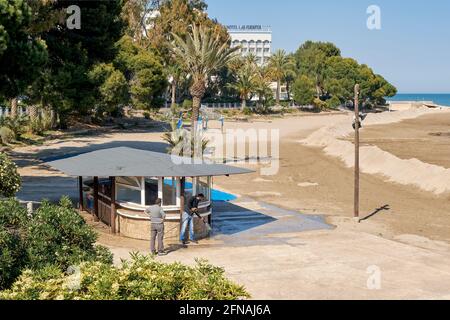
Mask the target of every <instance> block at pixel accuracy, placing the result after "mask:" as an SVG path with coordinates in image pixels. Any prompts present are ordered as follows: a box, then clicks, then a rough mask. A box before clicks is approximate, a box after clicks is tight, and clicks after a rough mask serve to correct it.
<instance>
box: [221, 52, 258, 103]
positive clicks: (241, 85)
mask: <svg viewBox="0 0 450 320" xmlns="http://www.w3.org/2000/svg"><path fill="white" fill-rule="evenodd" d="M249 61H250V60H249ZM249 61H246V63H245V64H244V65H243V66H242V67H241V68H240V69H238V70H237V72H236V82H235V83H230V84H228V87H229V88H231V89H233V90H236V91H237V92H239V97H240V98H241V100H242V111H244V110H245V108H246V107H247V99H248V98H249V96H250V95H251V94H252V93H253V92H254V90H255V79H256V76H257V70H256V69H257V66H256V64H253V63H251V62H249Z"/></svg>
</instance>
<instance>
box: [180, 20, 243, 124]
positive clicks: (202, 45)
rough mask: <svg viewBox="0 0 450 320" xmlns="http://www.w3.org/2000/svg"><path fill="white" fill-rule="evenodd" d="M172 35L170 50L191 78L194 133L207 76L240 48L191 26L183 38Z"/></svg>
mask: <svg viewBox="0 0 450 320" xmlns="http://www.w3.org/2000/svg"><path fill="white" fill-rule="evenodd" d="M172 36H173V38H174V39H175V41H174V43H173V45H172V51H173V52H174V54H175V55H176V56H177V57H178V58H179V60H180V61H182V64H183V67H184V70H185V72H186V73H188V74H189V75H190V76H191V78H192V85H191V87H190V89H189V91H190V93H191V96H192V100H193V104H192V125H191V130H192V132H195V131H196V127H197V121H198V116H199V110H200V105H201V100H202V98H203V96H204V95H205V92H206V86H207V79H208V77H209V76H210V75H211V74H212V73H214V72H215V71H218V70H219V69H220V68H222V67H224V66H226V65H227V64H228V63H229V62H230V61H232V60H234V59H235V58H236V57H237V54H236V51H237V50H238V49H239V48H238V47H235V48H230V44H229V42H230V41H226V42H224V41H223V40H221V37H220V35H219V34H215V33H214V32H213V30H211V29H208V28H206V27H205V26H203V25H200V26H196V25H193V26H192V31H191V32H190V33H189V34H188V35H187V36H186V39H182V38H181V37H179V36H178V35H176V34H174V33H172Z"/></svg>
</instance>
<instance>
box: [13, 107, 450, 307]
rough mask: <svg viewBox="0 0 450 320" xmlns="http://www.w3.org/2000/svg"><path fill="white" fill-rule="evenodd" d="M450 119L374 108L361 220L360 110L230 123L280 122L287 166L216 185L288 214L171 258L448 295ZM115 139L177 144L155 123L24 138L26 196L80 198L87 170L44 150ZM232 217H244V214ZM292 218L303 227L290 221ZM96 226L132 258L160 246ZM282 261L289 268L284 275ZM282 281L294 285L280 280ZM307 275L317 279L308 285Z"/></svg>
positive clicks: (235, 275)
mask: <svg viewBox="0 0 450 320" xmlns="http://www.w3.org/2000/svg"><path fill="white" fill-rule="evenodd" d="M449 120H450V110H448V111H447V110H442V111H441V110H438V111H431V110H428V109H426V110H412V111H411V110H407V111H401V112H395V113H392V114H389V113H383V114H374V115H369V117H368V118H367V120H366V122H365V127H364V129H363V130H362V132H361V138H362V141H363V146H362V149H361V152H362V166H361V167H362V172H363V173H362V176H361V215H362V217H363V218H364V219H363V221H362V222H361V223H359V224H358V223H355V222H354V220H353V219H352V212H353V168H352V163H351V158H352V156H353V153H352V151H351V150H352V148H353V142H352V140H351V138H352V136H351V133H352V130H351V121H352V115H351V114H350V113H349V114H344V113H334V114H326V113H325V114H320V115H311V114H305V115H302V116H290V117H285V118H280V119H271V120H262V119H259V120H257V121H252V122H227V123H226V128H227V129H236V128H240V129H244V130H245V129H246V128H256V129H258V128H261V129H278V130H280V141H281V144H280V170H279V172H278V173H277V174H276V175H272V176H263V175H261V172H260V170H259V169H260V167H259V166H258V165H249V164H239V165H242V166H246V167H249V168H252V169H255V170H256V172H255V173H253V174H250V175H248V176H245V179H243V178H242V177H240V176H236V177H222V178H217V179H215V183H214V185H215V188H217V189H220V190H223V191H228V192H231V193H233V194H236V195H238V196H239V200H237V201H236V202H234V203H233V206H234V207H235V208H237V209H235V210H238V211H237V212H236V214H241V213H242V212H250V214H251V215H257V216H259V217H266V218H264V219H269V220H270V221H277V223H275V224H273V223H269V224H268V225H262V226H259V227H257V226H255V228H253V229H250V230H248V231H243V232H241V233H237V234H236V235H234V236H230V237H225V238H221V237H218V238H217V237H213V238H212V239H210V240H205V241H203V242H202V243H201V245H200V246H198V247H194V248H190V249H189V250H181V251H176V252H173V253H171V254H170V255H169V256H168V257H165V258H164V259H163V261H168V262H169V261H181V262H185V263H194V261H195V258H198V257H202V258H206V259H208V260H209V261H210V262H211V263H214V264H216V265H220V266H223V267H224V268H225V269H226V270H227V274H228V275H229V276H230V277H231V278H232V279H234V280H236V281H238V282H240V283H243V284H244V285H245V286H246V287H247V288H248V289H249V291H250V292H251V293H252V296H253V298H256V299H258V298H259V299H332V298H335V299H346V298H347V299H360V298H363V299H373V298H382V299H404V298H411V299H417V298H430V299H434V298H447V299H448V291H447V288H448V286H449V285H450V283H448V281H447V280H446V279H449V280H450V276H449V272H450V270H449V268H448V263H447V261H450V235H449V232H448V230H449V228H450V192H449V190H450V185H449V184H450V179H447V174H448V171H449V167H448V157H445V156H443V155H445V154H449V149H450V139H449V138H450V137H449V133H450V125H449V123H450V121H449ZM211 125H212V127H218V124H217V123H212V124H211ZM405 140H406V141H407V143H405ZM114 146H130V147H134V148H141V149H149V150H156V151H160V152H164V150H165V146H164V144H162V143H161V133H160V132H145V131H143V130H140V131H136V132H133V131H128V132H115V133H104V134H100V135H98V136H95V137H89V136H88V137H80V138H74V139H71V140H59V141H58V140H57V141H51V142H48V143H46V144H45V145H44V146H35V147H26V148H21V149H16V150H14V152H13V156H14V159H15V160H16V161H17V163H18V164H19V165H20V167H21V168H20V173H21V175H22V176H23V178H24V189H23V190H22V192H21V193H20V194H19V197H20V198H22V199H24V200H29V199H33V200H37V199H36V198H37V196H41V195H42V194H43V192H44V193H45V197H47V198H50V199H57V198H58V197H59V196H60V195H61V194H62V193H64V194H69V195H71V196H72V197H73V198H74V199H76V196H77V195H76V190H77V189H76V181H75V179H73V178H69V177H65V176H64V175H62V174H61V173H59V172H55V171H51V170H49V168H47V167H46V166H44V165H43V164H42V161H41V160H39V159H46V158H51V157H55V156H61V155H62V154H65V155H67V154H71V153H80V152H88V151H92V150H97V149H103V148H109V147H114ZM408 146H410V147H408ZM347 153H348V154H347ZM411 158H414V160H411ZM374 159H375V160H374ZM377 159H378V161H376V160H377ZM411 170H413V171H415V173H414V174H412V175H411ZM427 170H429V171H428V172H427ZM423 171H425V174H427V175H428V179H427V177H425V178H424V177H423V174H424V173H423ZM270 205H274V206H276V207H270ZM277 208H279V209H277ZM283 209H286V210H287V211H283ZM242 214H243V213H242ZM297 214H302V215H301V216H299V217H298V219H301V220H300V222H296V223H299V225H298V230H297V229H295V228H294V229H292V227H293V226H292V225H291V223H292V222H290V221H291V219H292V217H294V216H295V215H297ZM308 216H310V218H308ZM317 216H322V217H325V218H326V221H327V222H328V223H329V224H330V226H331V228H325V229H323V230H322V227H319V229H320V230H317V231H314V230H303V229H302V228H303V227H302V226H303V225H306V226H307V225H315V224H318V225H319V226H322V225H323V224H322V223H319V222H316V218H315V217H317ZM302 219H303V220H302ZM301 221H303V222H301ZM90 223H93V222H92V221H90ZM226 223H229V224H231V226H232V223H233V221H227V222H226ZM277 224H279V225H280V226H283V225H284V226H285V227H277ZM287 226H291V227H289V228H287V229H286V230H284V229H283V228H286V227H287ZM280 228H281V229H280ZM96 229H97V230H98V231H99V234H100V238H99V242H100V243H102V244H105V245H107V246H108V247H109V248H111V250H112V251H113V252H114V254H115V258H116V260H119V259H120V258H127V257H128V255H129V253H130V252H131V251H142V252H146V251H147V250H148V248H147V246H148V244H147V243H146V242H142V241H134V240H130V239H126V238H117V237H112V236H111V235H110V234H109V232H108V229H107V228H106V227H104V226H101V225H98V224H96ZM249 246H251V248H252V251H251V252H252V253H253V254H250V253H249V251H248V247H249ZM349 247H352V248H353V250H351V251H349V250H348V249H349ZM245 253H247V254H245ZM369 253H370V254H369ZM424 261H428V262H427V263H424ZM374 264H375V265H376V266H379V267H380V268H382V269H383V270H385V271H386V273H384V275H385V277H386V278H385V282H384V285H383V290H381V291H367V287H366V278H367V275H366V271H367V267H368V266H371V265H374ZM274 269H276V270H285V272H284V273H276V274H274V272H273V270H274ZM294 274H295V277H294ZM280 284H282V285H283V288H284V289H283V290H282V291H280V290H274V289H273V288H274V287H276V286H279V285H280ZM299 286H302V287H303V288H304V289H305V290H302V291H301V292H299V291H298V290H297V288H299ZM324 288H329V289H330V290H328V291H327V290H324ZM336 288H341V289H342V290H341V289H339V290H336ZM418 288H420V290H419V289H418ZM306 289H307V290H306ZM306 293H307V294H306Z"/></svg>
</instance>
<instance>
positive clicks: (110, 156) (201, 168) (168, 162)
mask: <svg viewBox="0 0 450 320" xmlns="http://www.w3.org/2000/svg"><path fill="white" fill-rule="evenodd" d="M190 161H191V159H190V158H182V157H175V156H174V157H173V156H171V155H169V154H164V153H158V152H152V151H146V150H138V149H132V148H126V147H122V148H113V149H105V150H99V151H94V152H89V153H85V154H81V155H78V156H74V157H71V158H66V159H61V160H55V161H51V162H47V163H46V164H47V165H49V166H51V167H52V168H54V169H57V170H59V171H61V172H64V173H65V174H67V175H69V176H74V177H78V176H82V177H206V176H226V175H237V174H246V173H252V172H253V171H252V170H248V169H242V168H237V167H232V166H227V165H223V164H211V163H207V162H202V163H201V164H190V163H191V162H190ZM180 163H181V164H180Z"/></svg>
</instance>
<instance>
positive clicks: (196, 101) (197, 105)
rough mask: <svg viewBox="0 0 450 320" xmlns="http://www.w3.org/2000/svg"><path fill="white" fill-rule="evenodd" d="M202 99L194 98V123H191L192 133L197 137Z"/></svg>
mask: <svg viewBox="0 0 450 320" xmlns="http://www.w3.org/2000/svg"><path fill="white" fill-rule="evenodd" d="M201 101H202V99H201V98H200V97H193V98H192V119H191V121H192V123H191V133H192V134H193V135H195V133H196V132H197V122H198V116H199V115H200V105H201Z"/></svg>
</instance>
